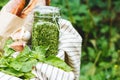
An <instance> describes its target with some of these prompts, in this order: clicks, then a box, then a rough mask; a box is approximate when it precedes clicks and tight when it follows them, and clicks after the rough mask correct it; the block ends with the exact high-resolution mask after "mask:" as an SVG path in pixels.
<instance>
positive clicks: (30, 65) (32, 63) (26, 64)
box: [20, 59, 37, 72]
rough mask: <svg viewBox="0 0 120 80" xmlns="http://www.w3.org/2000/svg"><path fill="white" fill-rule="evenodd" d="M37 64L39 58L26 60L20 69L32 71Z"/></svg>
mask: <svg viewBox="0 0 120 80" xmlns="http://www.w3.org/2000/svg"><path fill="white" fill-rule="evenodd" d="M36 64H37V60H35V59H33V60H30V61H27V62H24V63H23V66H22V68H21V70H20V71H21V72H30V71H31V70H32V68H33V67H34V66H35V65H36Z"/></svg>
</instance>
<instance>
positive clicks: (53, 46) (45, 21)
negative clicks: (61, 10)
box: [32, 8, 59, 56]
mask: <svg viewBox="0 0 120 80" xmlns="http://www.w3.org/2000/svg"><path fill="white" fill-rule="evenodd" d="M48 9H49V8H48ZM50 9H51V8H50ZM58 18H59V15H58V13H56V12H54V11H52V12H49V11H48V12H47V11H46V13H41V12H39V11H35V13H34V25H33V31H32V48H33V49H34V47H36V46H48V47H49V50H48V51H47V53H46V56H50V55H57V53H58V44H59V25H58V23H57V22H58V21H57V20H58Z"/></svg>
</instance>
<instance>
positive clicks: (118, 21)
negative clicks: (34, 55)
mask: <svg viewBox="0 0 120 80" xmlns="http://www.w3.org/2000/svg"><path fill="white" fill-rule="evenodd" d="M6 1H7V0H0V7H1V6H3V5H4V4H5V2H6ZM51 5H52V6H57V7H59V8H60V9H61V15H62V17H63V18H65V19H68V20H70V21H71V22H72V24H73V25H74V27H75V28H76V30H77V31H78V32H79V33H80V34H81V36H82V37H83V45H82V56H81V71H80V72H81V75H80V80H120V0H51Z"/></svg>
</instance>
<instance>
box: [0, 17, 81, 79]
mask: <svg viewBox="0 0 120 80" xmlns="http://www.w3.org/2000/svg"><path fill="white" fill-rule="evenodd" d="M58 23H59V26H60V36H59V51H58V55H57V57H59V58H61V59H63V60H64V61H65V62H66V63H67V64H68V65H69V66H71V67H72V68H73V71H71V72H65V71H63V70H61V69H58V68H56V67H53V66H51V65H48V64H45V63H38V64H37V65H36V69H35V70H34V71H33V73H34V74H35V75H36V78H34V79H31V80H79V75H80V58H81V44H82V38H81V36H80V35H79V34H78V32H77V31H76V30H75V29H74V27H73V26H72V24H71V23H70V22H69V21H67V20H64V19H60V20H59V22H58ZM0 80H21V79H19V78H16V77H12V76H10V75H6V74H4V73H1V72H0Z"/></svg>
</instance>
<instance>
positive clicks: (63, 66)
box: [45, 56, 72, 72]
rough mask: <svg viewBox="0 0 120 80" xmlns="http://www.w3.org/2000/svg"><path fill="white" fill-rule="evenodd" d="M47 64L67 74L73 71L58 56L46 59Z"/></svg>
mask: <svg viewBox="0 0 120 80" xmlns="http://www.w3.org/2000/svg"><path fill="white" fill-rule="evenodd" d="M45 63H47V64H50V65H53V66H55V67H58V68H60V69H62V70H64V71H67V72H69V71H71V70H72V68H71V67H70V66H68V65H67V64H66V63H65V62H64V61H63V60H62V59H60V58H58V57H56V56H49V57H48V58H46V61H45Z"/></svg>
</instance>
